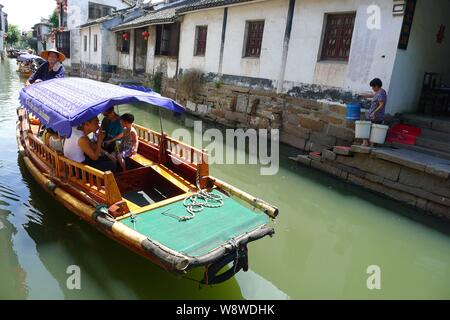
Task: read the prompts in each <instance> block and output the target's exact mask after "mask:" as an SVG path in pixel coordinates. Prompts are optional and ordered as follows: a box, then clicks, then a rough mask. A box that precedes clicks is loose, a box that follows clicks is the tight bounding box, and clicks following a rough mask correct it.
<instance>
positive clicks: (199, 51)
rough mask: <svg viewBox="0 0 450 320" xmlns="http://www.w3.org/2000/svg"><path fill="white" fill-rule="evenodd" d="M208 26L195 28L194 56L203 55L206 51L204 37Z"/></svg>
mask: <svg viewBox="0 0 450 320" xmlns="http://www.w3.org/2000/svg"><path fill="white" fill-rule="evenodd" d="M207 34H208V26H197V27H196V30H195V52H194V55H195V56H204V55H205V53H206V37H207Z"/></svg>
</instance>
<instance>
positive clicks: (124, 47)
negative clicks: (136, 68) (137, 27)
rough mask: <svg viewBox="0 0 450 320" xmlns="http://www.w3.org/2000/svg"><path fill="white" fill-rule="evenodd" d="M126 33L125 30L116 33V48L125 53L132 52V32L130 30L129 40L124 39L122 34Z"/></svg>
mask: <svg viewBox="0 0 450 320" xmlns="http://www.w3.org/2000/svg"><path fill="white" fill-rule="evenodd" d="M124 33H125V32H117V33H116V40H117V47H116V50H117V51H119V52H120V53H123V54H130V44H131V40H130V38H131V32H130V31H128V33H129V34H130V37H129V38H128V40H123V38H122V35H123V34H124Z"/></svg>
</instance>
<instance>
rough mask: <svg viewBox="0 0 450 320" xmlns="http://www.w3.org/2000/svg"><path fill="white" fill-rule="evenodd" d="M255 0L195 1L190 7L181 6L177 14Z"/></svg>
mask: <svg viewBox="0 0 450 320" xmlns="http://www.w3.org/2000/svg"><path fill="white" fill-rule="evenodd" d="M251 1H255V0H197V1H194V2H193V3H191V4H190V5H186V6H183V7H181V8H179V9H178V10H177V13H183V12H187V11H194V10H200V9H206V8H213V7H221V6H227V5H231V4H237V3H242V2H251Z"/></svg>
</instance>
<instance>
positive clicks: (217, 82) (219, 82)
mask: <svg viewBox="0 0 450 320" xmlns="http://www.w3.org/2000/svg"><path fill="white" fill-rule="evenodd" d="M213 83H214V87H216V89H220V87H222V85H223V81H222V79H220V78H218V79H214V81H213Z"/></svg>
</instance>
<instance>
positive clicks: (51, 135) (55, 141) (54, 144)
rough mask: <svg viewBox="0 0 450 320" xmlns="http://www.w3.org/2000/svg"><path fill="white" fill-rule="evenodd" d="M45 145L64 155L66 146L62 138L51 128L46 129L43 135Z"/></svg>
mask: <svg viewBox="0 0 450 320" xmlns="http://www.w3.org/2000/svg"><path fill="white" fill-rule="evenodd" d="M42 140H43V142H44V144H45V145H46V146H48V147H50V148H51V149H53V150H55V151H56V152H58V153H60V154H62V153H63V152H64V144H63V141H62V139H61V138H60V136H59V135H58V134H57V133H56V132H55V131H53V130H52V129H51V128H46V129H45V131H44V134H43V135H42Z"/></svg>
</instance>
